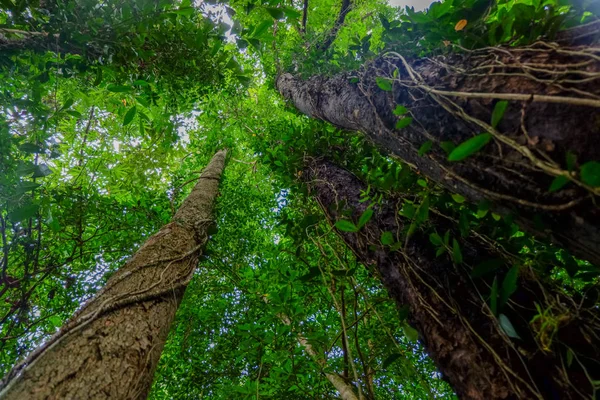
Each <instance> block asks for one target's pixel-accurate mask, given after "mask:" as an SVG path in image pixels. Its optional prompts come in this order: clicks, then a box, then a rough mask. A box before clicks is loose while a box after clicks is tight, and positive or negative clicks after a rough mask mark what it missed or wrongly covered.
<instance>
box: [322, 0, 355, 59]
mask: <svg viewBox="0 0 600 400" xmlns="http://www.w3.org/2000/svg"><path fill="white" fill-rule="evenodd" d="M350 8H352V1H351V0H343V1H342V8H341V9H340V13H339V14H338V17H337V20H336V21H335V24H334V25H333V28H331V30H330V31H329V33H327V36H325V40H323V43H321V44H320V45H319V46H318V47H317V49H318V50H319V51H321V52H325V51H327V49H328V48H329V47H330V46H331V44H332V43H333V41H334V40H335V38H336V37H337V34H338V31H339V30H340V28H341V27H342V25H344V21H345V20H346V15H348V12H350Z"/></svg>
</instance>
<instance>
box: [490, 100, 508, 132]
mask: <svg viewBox="0 0 600 400" xmlns="http://www.w3.org/2000/svg"><path fill="white" fill-rule="evenodd" d="M507 106H508V101H506V100H502V101H499V102H497V103H496V106H495V107H494V111H493V112H492V126H493V127H494V128H495V127H496V126H498V124H499V123H500V121H501V120H502V117H503V116H504V112H505V111H506V107H507Z"/></svg>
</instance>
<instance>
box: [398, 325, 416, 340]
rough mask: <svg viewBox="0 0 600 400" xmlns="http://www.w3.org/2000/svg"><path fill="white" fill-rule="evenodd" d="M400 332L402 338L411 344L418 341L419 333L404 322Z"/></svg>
mask: <svg viewBox="0 0 600 400" xmlns="http://www.w3.org/2000/svg"><path fill="white" fill-rule="evenodd" d="M402 331H403V332H404V336H406V338H407V339H408V340H410V341H411V342H416V341H417V340H418V339H419V332H417V330H416V329H415V328H413V327H412V326H410V325H408V324H407V323H406V322H405V323H404V324H403V325H402Z"/></svg>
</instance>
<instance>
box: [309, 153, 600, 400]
mask: <svg viewBox="0 0 600 400" xmlns="http://www.w3.org/2000/svg"><path fill="white" fill-rule="evenodd" d="M302 176H303V177H305V179H306V181H307V182H308V185H309V188H310V190H311V193H312V195H313V196H314V197H315V198H316V199H317V200H318V202H319V203H320V205H321V207H322V209H323V211H324V212H325V213H326V215H327V216H328V219H329V220H330V221H331V222H332V223H333V222H335V221H337V220H338V219H340V218H350V219H352V220H354V221H357V220H358V219H359V217H360V216H361V215H362V213H363V212H364V211H365V210H366V208H367V207H369V206H372V207H373V210H374V214H373V216H372V218H371V220H370V222H369V223H368V224H367V225H365V226H364V227H363V228H362V229H361V230H360V231H359V232H358V233H348V232H340V236H341V237H342V239H343V240H344V241H345V242H346V244H347V245H348V246H349V247H350V248H351V249H352V250H353V251H354V252H355V254H356V255H357V257H358V258H359V259H360V260H361V261H362V262H364V263H365V264H367V265H372V266H374V267H376V268H377V271H378V273H379V275H380V277H381V279H382V281H383V283H384V285H385V286H386V288H387V290H388V292H389V294H390V296H391V297H392V298H393V299H395V300H396V302H397V303H398V304H399V305H408V306H409V307H410V311H411V314H410V322H411V325H414V326H415V327H416V328H417V330H418V331H419V333H420V338H421V339H422V341H423V343H424V345H425V346H426V348H427V350H428V352H429V353H430V355H431V356H432V358H433V359H434V360H435V362H436V363H437V365H438V367H439V368H440V370H441V371H442V372H443V373H444V375H445V376H446V378H447V379H448V381H449V382H450V383H451V384H452V386H453V387H454V389H455V390H456V392H457V393H458V395H459V396H460V397H461V398H466V399H506V398H523V399H525V398H527V399H529V398H539V399H542V398H552V397H556V398H561V399H574V398H581V397H582V396H583V397H585V396H588V397H591V396H592V393H593V388H592V383H591V382H590V380H589V379H588V377H587V376H586V374H588V373H589V374H591V375H590V377H591V379H598V378H599V377H600V376H598V372H595V371H596V368H595V363H596V360H597V359H599V358H600V349H599V348H598V346H597V343H596V339H595V338H597V337H598V335H599V334H600V324H599V322H598V321H599V319H598V317H599V316H598V311H597V310H596V309H595V308H593V307H592V308H585V307H582V306H581V304H582V303H581V304H580V303H577V300H573V299H572V298H571V297H568V296H565V295H564V294H563V293H562V292H561V290H560V289H557V288H554V287H553V286H552V285H551V284H550V283H542V282H540V281H538V278H536V276H535V273H534V272H533V271H531V270H529V269H528V268H527V267H522V268H521V272H520V274H519V279H518V289H517V290H516V292H515V293H514V294H513V295H512V297H511V299H514V302H515V303H514V304H513V303H512V302H510V301H509V302H508V303H507V304H506V305H505V306H504V307H503V308H501V309H500V312H501V313H502V314H503V315H505V316H507V318H508V320H510V321H511V322H512V324H513V325H514V328H515V330H516V332H517V333H518V334H519V335H520V337H521V338H520V339H510V338H509V337H508V336H507V335H506V334H505V333H504V332H503V330H502V328H501V327H500V325H499V321H498V319H497V318H496V316H495V315H494V314H493V312H492V310H491V309H490V308H489V307H488V303H487V298H488V297H489V296H490V290H491V289H490V287H491V285H492V281H493V280H494V275H495V274H493V273H492V274H491V275H487V276H486V277H485V278H476V279H475V278H471V276H470V272H471V268H472V267H473V266H475V265H478V264H479V263H480V262H482V261H484V260H489V259H492V258H502V255H501V254H499V253H496V251H495V250H494V249H492V248H490V247H489V246H488V245H487V244H485V243H482V242H481V241H480V239H478V238H477V236H472V237H469V238H462V237H461V234H460V232H459V230H458V229H457V227H456V226H455V225H454V223H453V222H452V221H451V220H450V219H447V218H445V217H443V216H440V215H437V214H433V213H430V216H429V221H428V223H429V224H430V226H431V227H432V228H431V229H435V230H436V231H437V232H446V231H448V232H449V235H450V237H451V238H452V239H456V240H457V241H458V242H460V246H461V248H462V255H463V261H462V263H459V264H456V263H453V261H452V257H451V256H450V254H449V253H452V250H451V248H450V249H449V251H448V252H446V253H445V254H443V255H441V256H438V255H436V248H435V247H434V246H433V245H432V244H431V243H430V241H429V232H430V231H428V230H425V229H423V230H417V231H416V232H415V233H414V234H413V236H411V237H410V239H408V240H407V239H406V238H405V237H403V236H402V235H400V237H396V239H395V240H396V241H399V242H400V243H403V244H404V245H403V247H402V248H400V249H399V250H398V251H391V250H390V248H389V246H383V245H382V244H381V243H380V241H379V238H380V237H381V235H382V233H383V232H394V233H398V232H406V230H407V228H408V225H410V223H411V221H410V220H409V219H405V218H404V217H400V216H399V214H398V210H397V209H396V203H397V200H396V199H384V200H383V201H382V202H378V203H377V204H373V205H369V204H368V203H367V202H361V192H364V191H365V190H366V185H365V184H363V183H362V182H360V181H359V180H358V179H357V178H356V177H355V176H353V175H352V174H351V173H349V172H348V171H345V170H343V169H342V168H340V167H337V166H335V165H334V164H331V163H329V162H326V161H322V160H313V161H312V162H311V163H310V164H309V165H308V166H307V168H306V169H305V171H304V174H303V175H302ZM340 205H344V206H343V207H340ZM350 213H351V215H349V214H350ZM452 239H450V242H452ZM450 246H452V245H450ZM510 266H511V264H510V263H508V262H507V263H506V264H505V266H504V267H501V268H500V269H499V270H498V272H496V274H497V278H496V279H498V280H499V281H500V282H501V281H502V279H503V276H504V275H505V273H506V271H507V270H508V269H509V267H510ZM536 304H537V305H539V307H541V309H542V310H545V311H544V312H545V313H546V314H545V315H546V317H547V318H555V321H558V320H560V323H558V324H557V325H556V326H554V328H555V329H556V330H555V331H552V333H551V334H552V335H553V336H552V339H550V340H549V341H546V342H541V340H544V338H545V339H548V337H547V336H545V335H547V334H549V333H550V332H549V331H546V329H548V327H547V326H546V327H545V328H541V327H540V326H541V324H539V323H538V324H534V323H530V321H533V320H534V317H535V316H536V315H539V314H538V309H537V307H536ZM537 320H538V322H540V320H539V319H537ZM544 322H548V320H547V319H544ZM544 343H545V346H546V348H545V349H544ZM567 349H571V351H573V352H574V354H575V357H576V358H577V359H578V360H580V361H581V364H576V363H571V364H570V365H568V366H567V365H566V364H565V359H564V354H565V353H566V352H567V351H568V350H567ZM592 371H594V372H592Z"/></svg>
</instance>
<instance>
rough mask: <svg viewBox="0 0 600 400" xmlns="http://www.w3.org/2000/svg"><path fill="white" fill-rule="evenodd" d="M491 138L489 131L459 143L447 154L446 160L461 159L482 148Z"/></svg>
mask: <svg viewBox="0 0 600 400" xmlns="http://www.w3.org/2000/svg"><path fill="white" fill-rule="evenodd" d="M491 139H492V135H491V134H489V133H482V134H480V135H477V136H475V137H472V138H471V139H468V140H466V141H464V142H462V143H461V144H459V145H458V146H457V147H456V148H455V149H454V150H452V152H450V154H449V155H448V161H462V160H464V159H465V158H467V157H470V156H472V155H473V154H475V153H477V152H478V151H479V150H481V149H482V148H483V146H485V145H486V144H488V143H489V141H490V140H491Z"/></svg>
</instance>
